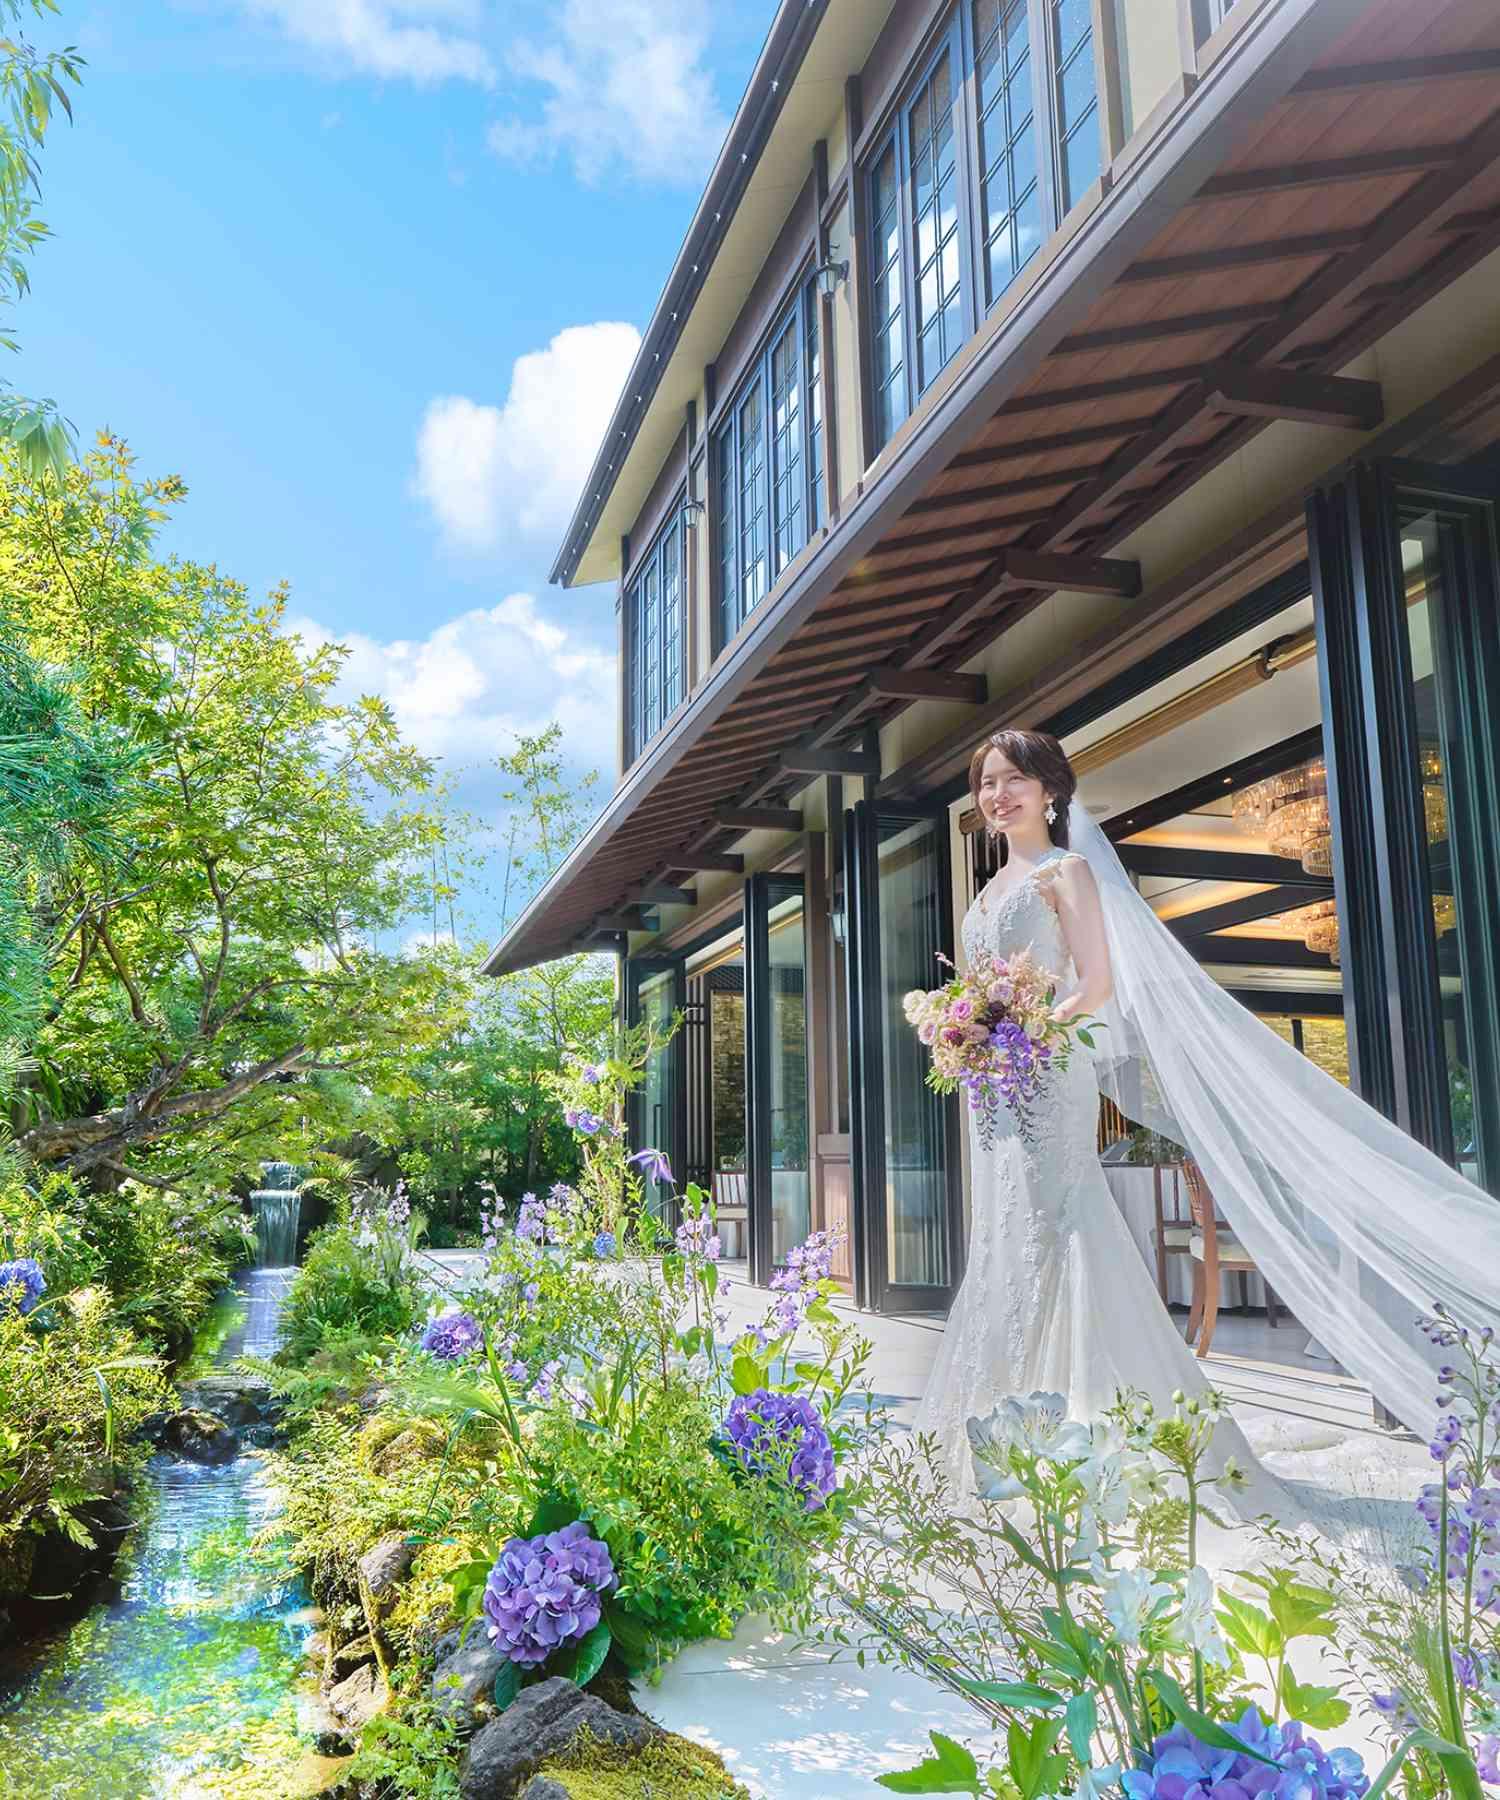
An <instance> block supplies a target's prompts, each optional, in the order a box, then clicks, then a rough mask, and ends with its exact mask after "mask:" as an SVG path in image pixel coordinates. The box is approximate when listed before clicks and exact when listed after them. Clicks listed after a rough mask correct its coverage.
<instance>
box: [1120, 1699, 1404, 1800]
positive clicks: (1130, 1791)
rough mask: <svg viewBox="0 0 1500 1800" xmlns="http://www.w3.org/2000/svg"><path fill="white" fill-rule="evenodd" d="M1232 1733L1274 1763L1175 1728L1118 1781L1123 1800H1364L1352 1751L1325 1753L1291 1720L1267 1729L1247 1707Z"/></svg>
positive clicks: (1360, 1769) (1364, 1780) (1365, 1781)
mask: <svg viewBox="0 0 1500 1800" xmlns="http://www.w3.org/2000/svg"><path fill="white" fill-rule="evenodd" d="M1233 1730H1234V1734H1235V1736H1236V1737H1238V1738H1239V1739H1240V1740H1241V1741H1242V1742H1243V1743H1246V1744H1248V1745H1250V1746H1252V1747H1253V1748H1254V1749H1256V1750H1258V1751H1259V1752H1260V1754H1261V1756H1265V1757H1270V1758H1271V1759H1272V1761H1270V1762H1260V1761H1258V1760H1257V1759H1256V1758H1255V1757H1253V1756H1248V1755H1246V1754H1245V1753H1244V1751H1241V1750H1226V1749H1221V1748H1219V1747H1218V1746H1217V1745H1214V1744H1205V1743H1202V1742H1201V1741H1200V1740H1199V1739H1197V1738H1195V1737H1194V1736H1193V1735H1192V1733H1191V1732H1190V1731H1189V1730H1188V1729H1187V1727H1186V1726H1185V1725H1174V1726H1173V1727H1172V1729H1171V1730H1170V1731H1168V1732H1165V1733H1163V1735H1162V1736H1161V1737H1159V1738H1158V1739H1157V1740H1156V1742H1155V1744H1153V1745H1152V1748H1151V1757H1150V1760H1149V1761H1148V1762H1147V1763H1146V1765H1145V1766H1144V1767H1143V1768H1140V1769H1127V1770H1126V1771H1125V1773H1124V1774H1123V1775H1122V1776H1121V1777H1120V1784H1121V1786H1122V1787H1123V1788H1124V1789H1125V1792H1126V1794H1127V1796H1128V1797H1129V1800H1257V1797H1258V1796H1262V1797H1264V1800H1362V1797H1363V1795H1364V1794H1365V1793H1366V1792H1367V1790H1368V1789H1369V1786H1370V1780H1369V1777H1368V1776H1367V1775H1366V1774H1365V1766H1364V1763H1363V1761H1362V1760H1361V1758H1360V1755H1359V1752H1358V1751H1357V1750H1343V1749H1340V1750H1324V1748H1323V1746H1322V1745H1321V1744H1320V1743H1318V1741H1317V1740H1316V1739H1315V1738H1310V1737H1305V1736H1304V1735H1303V1728H1302V1726H1301V1725H1299V1724H1297V1723H1296V1722H1295V1721H1292V1722H1290V1723H1288V1724H1285V1725H1276V1724H1272V1723H1270V1722H1268V1721H1267V1720H1265V1719H1264V1718H1262V1717H1261V1715H1260V1712H1259V1711H1258V1710H1257V1709H1256V1708H1255V1707H1254V1706H1247V1707H1246V1708H1245V1710H1244V1712H1243V1713H1242V1714H1241V1715H1240V1718H1239V1720H1238V1722H1237V1723H1236V1724H1235V1726H1234V1727H1233Z"/></svg>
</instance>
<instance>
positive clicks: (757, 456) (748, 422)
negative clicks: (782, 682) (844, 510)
mask: <svg viewBox="0 0 1500 1800" xmlns="http://www.w3.org/2000/svg"><path fill="white" fill-rule="evenodd" d="M738 435H739V511H740V567H739V577H740V579H739V611H738V617H737V618H736V620H735V628H736V630H738V628H739V626H740V624H741V623H742V622H743V621H744V619H745V618H746V617H747V616H748V614H749V612H750V609H751V607H753V606H754V605H755V603H756V601H757V600H759V599H761V598H762V597H763V596H764V594H765V592H766V589H767V587H768V586H769V582H768V581H767V576H766V559H767V553H768V550H769V548H770V545H769V533H768V532H767V529H766V526H767V519H766V515H767V511H768V497H767V494H766V482H765V473H766V446H765V434H764V409H763V404H762V399H761V383H760V380H759V378H757V379H756V380H755V381H753V382H752V383H751V385H750V389H749V392H748V393H747V394H746V395H745V398H744V399H743V400H742V401H741V402H740V405H739V422H738Z"/></svg>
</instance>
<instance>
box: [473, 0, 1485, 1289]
mask: <svg viewBox="0 0 1500 1800" xmlns="http://www.w3.org/2000/svg"><path fill="white" fill-rule="evenodd" d="M1497 438H1500V6H1497V5H1496V3H1495V0H784V3H783V4H782V6H781V7H780V10H779V12H778V13H777V16H776V19H775V22H774V25H773V26H772V29H771V32H770V36H769V38H768V40H767V43H766V46H765V50H764V52H763V54H762V56H761V58H760V61H759V63H758V64H757V66H756V69H755V71H754V74H753V76H752V78H751V81H750V85H749V88H748V91H747V92H746V94H745V97H744V100H743V102H742V104H741V106H740V108H739V111H738V113H737V115H736V117H735V119H734V122H733V125H732V127H731V129H730V132H729V136H728V139H727V141H726V143H725V145H724V148H723V151H722V153H721V155H720V157H719V159H718V162H717V164H716V165H715V167H714V170H713V173H712V176H711V178H710V180H709V183H708V186H707V189H706V191H705V193H704V195H703V198H702V201H701V203H700V205H699V207H698V209H697V212H696V214H695V216H694V218H693V221H692V225H691V228H690V230H689V232H688V234H687V238H686V241H685V242H684V244H683V247H682V250H681V253H680V255H679V257H678V259H677V262H676V264H675V266H674V267H673V268H672V269H671V270H670V272H669V273H668V276H667V280H666V284H665V286H664V288H663V290H662V295H661V300H660V302H659V304H658V306H657V309H656V312H655V314H654V316H653V317H652V319H651V322H650V325H649V327H648V328H647V330H646V333H645V336H644V339H643V342H642V345H641V350H640V354H639V356H638V358H637V361H636V364H635V367H634V369H633V371H632V374H631V377H630V379H629V381H628V382H627V384H626V387H625V390H624V392H623V394H622V395H621V397H620V401H619V405H618V407H617V409H616V411H615V416H614V418H613V419H612V420H611V423H610V426H609V430H608V434H607V436H606V438H605V441H604V442H603V444H602V445H601V446H600V449H599V453H598V457H597V459H596V461H595V464H594V467H593V471H592V473H591V475H590V477H589V480H588V482H587V485H586V487H585V490H584V492H583V495H582V497H581V499H580V501H579V503H578V508H577V512H576V514H575V516H574V518H573V520H572V523H571V524H570V526H569V528H568V533H567V537H566V540H565V542H564V543H563V546H562V548H561V551H560V552H559V555H558V558H557V563H556V567H555V569H554V572H553V574H554V579H555V580H556V581H558V582H561V583H563V584H565V585H572V584H575V583H578V584H582V583H594V582H603V581H614V582H617V583H618V601H617V607H618V613H619V632H620V639H619V641H620V667H621V683H622V686H621V700H622V704H621V738H620V767H621V775H620V780H619V784H618V787H617V788H616V790H615V792H614V795H613V797H612V798H611V800H610V802H609V804H608V805H607V806H606V807H605V809H604V810H603V812H602V814H601V815H600V817H599V818H598V819H597V820H596V822H595V823H594V824H593V826H592V827H591V828H590V830H589V832H588V833H587V835H586V837H585V838H584V839H583V841H582V842H581V843H579V844H578V845H577V847H576V848H575V849H574V850H573V852H572V854H571V855H570V857H569V858H568V860H567V862H566V863H565V865H564V866H563V867H562V868H561V869H560V870H559V871H558V873H557V874H556V876H555V877H554V878H553V879H552V880H551V881H550V882H549V883H548V885H547V886H546V888H545V889H544V890H543V891H542V892H541V893H540V894H539V895H538V896H537V897H536V898H535V900H534V901H533V903H532V904H531V905H530V907H529V908H528V909H527V911H526V913H525V914H524V916H523V917H522V918H521V919H520V920H519V921H518V922H517V923H516V924H515V925H514V927H513V928H512V929H511V930H510V931H509V932H508V933H507V935H506V937H505V938H504V940H503V942H502V943H500V944H499V945H498V947H497V948H496V949H495V951H494V952H493V954H492V956H491V958H490V960H489V963H488V967H489V969H490V970H491V971H494V972H498V971H503V970H507V969H514V968H518V967H523V966H526V965H528V964H530V963H534V962H538V961H541V960H545V959H547V958H550V957H556V956H559V955H562V954H564V953H568V952H572V951H576V950H579V949H581V948H585V947H592V948H599V947H612V948H614V949H616V950H617V951H618V952H619V954H620V956H621V959H622V974H623V982H624V992H625V994H626V996H627V999H628V1004H629V1007H630V1009H631V1012H632V1014H633V1015H634V1016H636V1017H642V1016H655V1017H659V1018H666V1017H668V1016H669V1015H671V1014H672V1013H673V1012H674V1011H675V1010H677V1009H682V1010H683V1011H684V1012H685V1014H686V1021H687V1022H686V1024H685V1026H684V1028H683V1030H682V1031H681V1032H679V1033H678V1035H677V1036H676V1037H674V1038H673V1039H672V1041H671V1043H670V1045H669V1046H668V1048H667V1049H666V1050H665V1051H664V1052H663V1053H662V1054H661V1055H660V1056H658V1057H657V1058H656V1059H655V1061H654V1063H653V1066H652V1068H651V1070H650V1074H649V1080H648V1083H647V1086H646V1090H645V1093H644V1095H643V1097H642V1101H641V1112H640V1117H639V1118H638V1120H637V1121H636V1126H637V1133H636V1135H637V1140H638V1141H644V1142H649V1143H653V1144H656V1145H659V1146H660V1147H662V1148H663V1149H665V1150H667V1151H668V1152H669V1153H670V1155H671V1157H672V1160H673V1163H674V1166H675V1167H676V1168H677V1169H678V1170H679V1172H682V1173H685V1174H686V1175H688V1176H690V1177H693V1178H695V1179H698V1180H700V1181H703V1182H709V1181H711V1182H712V1183H713V1185H714V1188H715V1191H716V1193H717V1194H718V1197H719V1199H720V1202H721V1205H723V1207H724V1208H725V1210H726V1212H729V1213H733V1212H734V1210H735V1208H736V1206H737V1205H738V1203H739V1202H740V1201H741V1199H743V1201H744V1203H745V1204H746V1206H747V1209H748V1219H747V1225H748V1231H747V1247H748V1253H749V1255H750V1259H751V1265H752V1272H753V1273H754V1274H755V1275H756V1276H757V1277H760V1278H764V1277H765V1275H766V1274H767V1273H768V1272H769V1271H770V1269H771V1268H772V1267H773V1266H774V1265H775V1263H776V1262H777V1260H778V1259H779V1258H780V1257H781V1256H782V1255H784V1253H785V1251H786V1249H787V1247H788V1246H789V1245H790V1244H792V1243H794V1242H796V1241H797V1240H798V1239H799V1238H801V1237H802V1236H803V1235H804V1234H805V1233H806V1231H807V1230H808V1229H810V1228H813V1227H817V1226H842V1227H844V1228H846V1231H847V1244H848V1260H847V1264H846V1266H845V1269H844V1274H845V1275H846V1277H847V1278H848V1279H849V1280H850V1281H851V1282H852V1284H853V1285H854V1288H855V1290H856V1293H857V1295H858V1298H859V1299H860V1301H861V1302H862V1303H863V1304H865V1305H868V1306H870V1307H874V1308H879V1309H888V1310H900V1311H908V1310H916V1309H922V1308H940V1307H942V1306H943V1305H944V1304H945V1303H946V1301H947V1299H948V1297H949V1296H950V1295H951V1293H952V1291H953V1289H954V1287H955V1285H956V1282H957V1280H958V1277H959V1275H960V1273H961V1264H962V1254H963V1243H964V1237H965V1230H964V1198H963V1195H964V1182H963V1159H964V1155H965V1150H964V1144H963V1131H962V1121H961V1119H960V1117H959V1115H958V1112H957V1108H956V1106H955V1105H954V1104H953V1103H951V1102H948V1101H944V1100H942V1099H940V1098H938V1097H936V1096H934V1095H933V1094H932V1093H931V1092H930V1090H929V1089H928V1088H927V1087H926V1086H925V1084H924V1079H923V1076H924V1067H925V1052H923V1051H922V1049H921V1047H920V1046H919V1045H918V1044H917V1042H916V1041H915V1039H914V1037H913V1036H912V1034H911V1033H910V1032H909V1030H908V1028H907V1026H906V1024H905V1022H904V1019H903V1017H902V1013H901V997H902V995H903V993H904V992H905V991H906V990H907V989H909V988H912V987H915V986H931V985H934V984H935V982H936V980H937V979H938V978H939V971H938V966H937V964H936V961H935V958H936V956H937V955H938V954H939V953H940V952H951V951H952V949H953V943H954V920H955V917H956V916H957V915H958V914H959V913H960V912H961V911H962V909H963V908H964V907H965V906H966V905H967V904H968V901H969V899H970V897H971V895H972V893H973V892H974V889H975V884H976V883H977V882H978V881H980V880H982V879H983V878H984V877H985V876H986V875H987V874H988V872H989V871H990V868H991V867H992V861H991V856H990V852H989V851H988V849H987V846H986V844H985V840H984V839H983V838H982V836H980V835H978V834H976V833H975V831H974V830H973V824H974V821H973V819H972V816H971V813H970V807H969V801H968V795H967V792H966V788H965V770H966V765H967V762H968V758H969V754H970V751H971V749H972V747H973V746H974V745H975V744H976V743H977V742H978V741H979V740H980V739H981V738H982V737H983V736H985V735H986V734H987V733H988V732H990V731H993V730H995V729H997V728H998V727H1000V726H1002V725H1008V724H1021V725H1030V726H1038V727H1043V728H1045V729H1048V730H1050V731H1053V732H1056V733H1057V734H1058V735H1059V736H1060V737H1061V738H1062V740H1063V742H1064V744H1065V746H1066V747H1067V749H1068V751H1069V753H1070V755H1071V756H1072V757H1073V759H1074V761H1075V764H1076V766H1077V768H1078V771H1079V773H1080V777H1081V788H1080V793H1081V797H1082V799H1083V800H1084V802H1085V803H1086V804H1087V805H1088V806H1089V808H1090V809H1091V811H1092V812H1093V813H1094V814H1095V815H1096V816H1097V817H1098V818H1099V819H1100V820H1101V821H1102V822H1103V823H1104V824H1105V825H1106V827H1107V829H1108V830H1109V832H1110V833H1111V835H1112V836H1113V838H1114V840H1115V842H1116V843H1117V845H1118V846H1119V849H1120V852H1121V855H1122V857H1123V858H1124V859H1125V861H1126V863H1127V866H1129V867H1130V868H1131V869H1132V870H1133V871H1134V872H1135V873H1136V875H1137V876H1138V878H1139V880H1140V882H1141V885H1142V889H1143V891H1144V892H1145V893H1146V894H1147V895H1148V896H1149V897H1150V898H1151V900H1152V902H1153V904H1154V905H1155V907H1156V909H1157V911H1158V912H1159V914H1160V915H1161V916H1162V917H1163V918H1164V919H1165V920H1166V921H1167V922H1168V923H1169V924H1170V926H1171V928H1172V930H1173V931H1174V932H1176V933H1178V935H1179V936H1180V937H1181V939H1182V941H1183V942H1184V943H1185V944H1187V945H1188V946H1189V947H1190V948H1191V950H1192V952H1193V954H1194V955H1195V956H1196V957H1197V958H1198V960H1199V961H1200V962H1201V963H1202V964H1203V965H1204V966H1205V967H1206V968H1208V969H1209V970H1210V971H1211V972H1212V973H1213V975H1214V976H1215V978H1216V979H1218V980H1219V981H1220V982H1222V983H1223V984H1224V985H1225V986H1226V987H1227V988H1228V989H1230V990H1231V991H1232V992H1233V993H1235V994H1236V995H1237V996H1238V997H1239V998H1240V999H1241V1000H1242V1001H1243V1003H1244V1004H1245V1005H1246V1006H1248V1007H1251V1008H1253V1009H1254V1010H1255V1011H1256V1012H1258V1013H1260V1014H1261V1015H1262V1016H1264V1017H1265V1018H1266V1019H1267V1020H1268V1021H1269V1022H1270V1023H1271V1024H1272V1025H1273V1026H1274V1027H1275V1028H1276V1029H1278V1030H1280V1031H1282V1032H1283V1033H1284V1034H1285V1035H1287V1036H1289V1037H1291V1038H1293V1040H1294V1041H1295V1042H1297V1043H1298V1044H1299V1045H1300V1046H1301V1047H1302V1048H1303V1049H1304V1050H1305V1051H1306V1052H1307V1053H1308V1054H1309V1055H1313V1056H1315V1057H1317V1058H1318V1059H1319V1060H1320V1061H1321V1062H1323V1063H1324V1064H1325V1066H1327V1067H1329V1068H1330V1069H1331V1070H1332V1071H1333V1072H1334V1073H1336V1074H1337V1075H1339V1076H1340V1078H1342V1079H1347V1080H1349V1081H1351V1082H1352V1083H1353V1084H1354V1085H1355V1087H1356V1088H1357V1089H1358V1090H1359V1091H1360V1092H1361V1093H1362V1094H1363V1095H1364V1096H1365V1097H1366V1098H1367V1099H1369V1100H1370V1101H1371V1102H1372V1103H1373V1104H1374V1105H1376V1106H1378V1107H1379V1108H1381V1109H1382V1110H1384V1111H1385V1112H1386V1113H1388V1114H1389V1115H1390V1116H1392V1117H1394V1118H1395V1119H1397V1120H1398V1121H1399V1122H1400V1123H1401V1124H1402V1125H1403V1126H1404V1127H1405V1128H1406V1129H1408V1130H1409V1131H1411V1132H1412V1133H1413V1134H1414V1135H1415V1136H1417V1137H1418V1138H1420V1139H1422V1140H1423V1141H1424V1142H1426V1143H1427V1144H1429V1145H1430V1146H1432V1147H1433V1148H1434V1149H1436V1150H1437V1151H1438V1152H1439V1154H1441V1155H1443V1156H1445V1157H1448V1158H1450V1159H1452V1160H1453V1161H1455V1162H1457V1163H1459V1164H1461V1165H1462V1166H1464V1167H1465V1168H1466V1169H1468V1170H1469V1171H1470V1172H1471V1173H1473V1174H1474V1175H1475V1176H1476V1177H1477V1178H1478V1179H1479V1180H1480V1181H1481V1182H1483V1183H1484V1184H1486V1185H1488V1186H1489V1187H1490V1188H1491V1189H1492V1190H1495V1191H1500V929H1497V919H1500V905H1497V901H1496V895H1497V893H1500V723H1497V714H1500V607H1497V593H1500V568H1497V540H1496V525H1495V508H1496V502H1497V498H1500V459H1497V458H1496V456H1495V447H1496V440H1497Z"/></svg>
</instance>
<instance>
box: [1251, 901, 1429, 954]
mask: <svg viewBox="0 0 1500 1800" xmlns="http://www.w3.org/2000/svg"><path fill="white" fill-rule="evenodd" d="M1282 920H1283V922H1284V923H1285V924H1287V925H1289V926H1290V927H1291V928H1292V930H1293V931H1295V932H1296V933H1297V935H1298V936H1299V937H1300V938H1301V939H1302V941H1303V943H1304V944H1306V945H1307V947H1308V949H1309V950H1312V951H1314V952H1315V953H1316V954H1318V955H1319V956H1326V957H1327V958H1328V959H1329V961H1330V962H1332V963H1333V965H1334V966H1335V968H1337V966H1338V963H1339V914H1338V905H1337V903H1336V902H1335V901H1333V900H1319V901H1317V902H1315V903H1314V904H1313V905H1312V906H1299V907H1298V908H1297V909H1296V911H1295V912H1289V913H1283V914H1282ZM1432 922H1433V925H1434V926H1435V927H1436V929H1437V934H1438V936H1439V937H1446V936H1447V934H1448V933H1449V932H1450V931H1452V930H1453V929H1454V927H1455V926H1456V925H1457V924H1458V908H1457V906H1456V905H1455V904H1454V900H1453V896H1452V894H1435V895H1434V896H1433V901H1432Z"/></svg>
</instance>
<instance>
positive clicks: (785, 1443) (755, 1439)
mask: <svg viewBox="0 0 1500 1800" xmlns="http://www.w3.org/2000/svg"><path fill="white" fill-rule="evenodd" d="M723 1429H724V1435H725V1437H726V1438H728V1440H729V1442H730V1443H731V1444H732V1445H733V1446H734V1449H735V1452H736V1454H737V1455H738V1457H739V1460H740V1465H741V1467H742V1468H744V1469H746V1470H748V1471H749V1473H750V1474H752V1475H765V1474H770V1473H772V1472H775V1473H780V1472H781V1471H782V1470H783V1469H784V1470H785V1471H786V1478H787V1481H788V1483H789V1484H790V1486H791V1487H792V1488H793V1489H794V1490H795V1491H796V1492H798V1493H800V1494H801V1495H803V1497H804V1499H805V1502H806V1505H807V1510H808V1511H809V1512H816V1511H817V1509H818V1508H819V1507H820V1506H823V1505H825V1504H826V1503H827V1499H828V1496H829V1495H830V1494H831V1493H832V1492H833V1490H834V1487H835V1486H836V1485H837V1480H838V1477H837V1474H836V1472H835V1469H834V1462H833V1446H832V1445H831V1444H830V1443H829V1441H828V1432H827V1430H826V1428H825V1427H824V1424H823V1420H822V1417H821V1416H820V1414H819V1413H818V1410H817V1408H816V1407H815V1406H813V1404H812V1402H811V1401H810V1400H807V1399H805V1398H804V1397H803V1396H802V1395H801V1394H773V1393H770V1392H769V1391H768V1390H767V1389H765V1388H757V1389H756V1390H755V1392H754V1393H753V1394H739V1395H736V1397H735V1399H734V1400H733V1402H732V1403H731V1405H730V1408H729V1412H728V1414H727V1415H726V1417H725V1420H724V1427H723Z"/></svg>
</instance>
